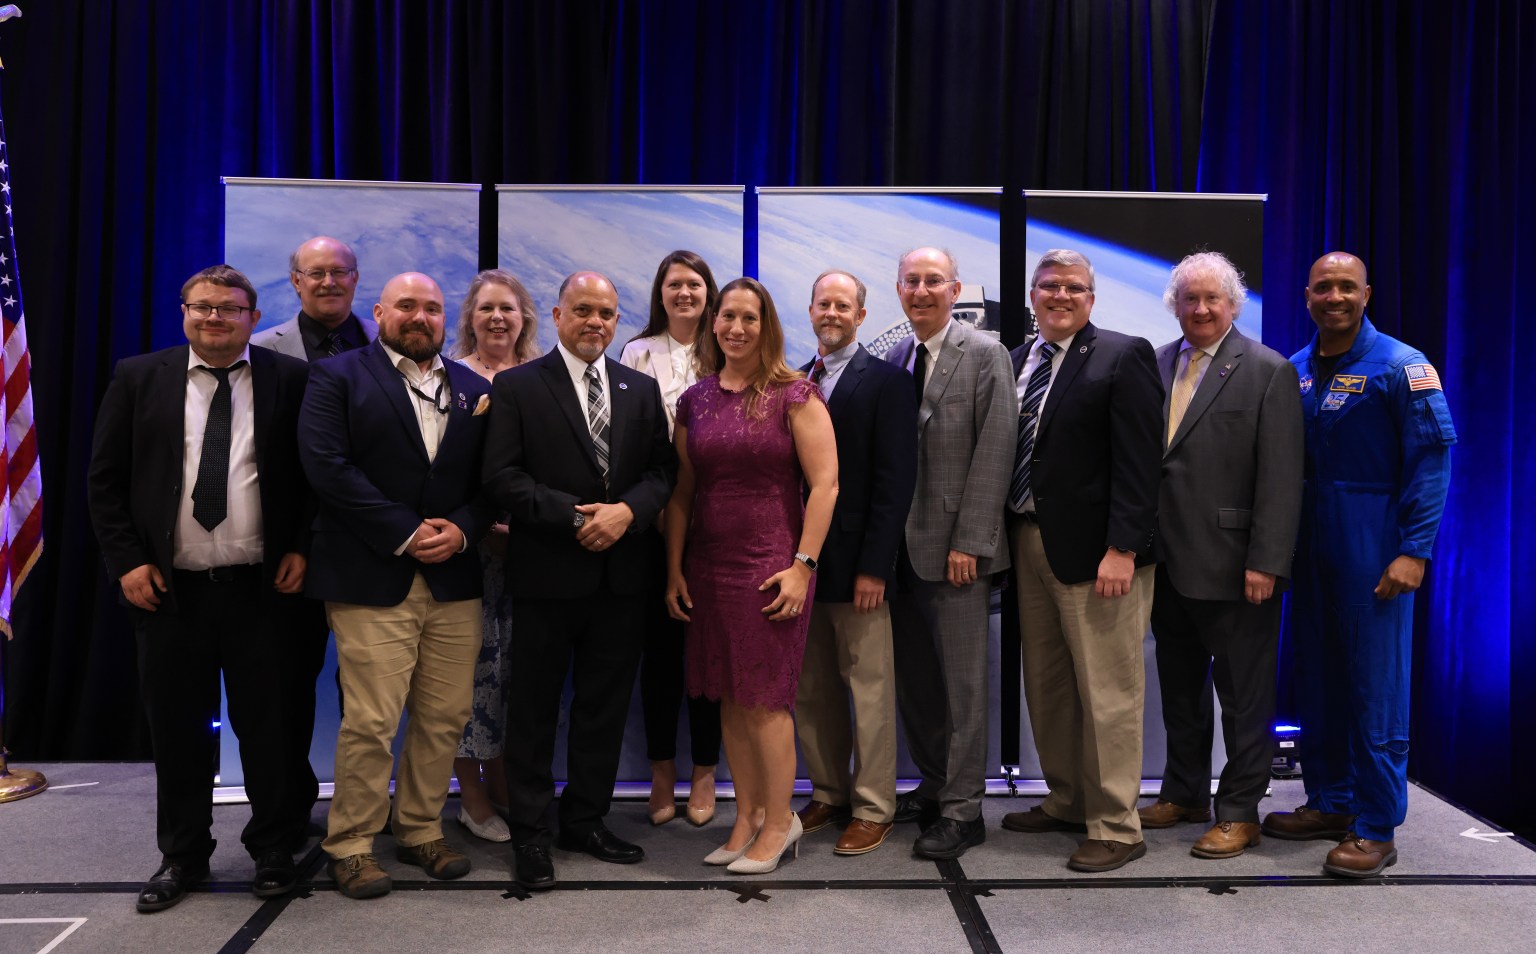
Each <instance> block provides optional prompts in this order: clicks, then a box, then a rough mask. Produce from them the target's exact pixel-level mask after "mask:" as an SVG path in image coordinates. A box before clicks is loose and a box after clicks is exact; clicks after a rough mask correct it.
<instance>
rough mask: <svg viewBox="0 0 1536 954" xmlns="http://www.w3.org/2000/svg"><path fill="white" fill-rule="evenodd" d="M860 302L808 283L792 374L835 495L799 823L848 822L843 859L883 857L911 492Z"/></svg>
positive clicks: (821, 280) (832, 286) (811, 650)
mask: <svg viewBox="0 0 1536 954" xmlns="http://www.w3.org/2000/svg"><path fill="white" fill-rule="evenodd" d="M865 294H866V289H865V287H864V283H863V282H861V281H859V280H858V278H856V277H854V276H853V275H851V274H849V273H848V272H843V271H836V270H833V271H827V272H823V273H822V274H821V275H820V276H818V277H817V279H816V281H815V283H814V284H813V285H812V286H811V306H810V313H811V328H812V330H814V331H815V332H816V339H817V341H818V347H817V354H816V358H815V360H814V361H812V362H811V363H810V364H808V365H806V366H805V367H804V368H802V369H801V370H803V371H805V372H806V374H807V375H808V376H809V377H810V379H811V381H812V383H814V384H816V385H818V386H819V387H820V388H821V390H822V393H823V394H824V395H825V396H826V398H827V410H828V411H829V412H830V413H831V415H832V427H833V429H834V431H836V434H837V460H838V486H839V491H838V495H837V508H836V509H835V510H834V511H833V514H832V524H831V526H830V527H828V529H827V539H826V542H824V543H823V544H822V545H821V559H820V560H819V561H818V567H817V571H816V573H817V581H816V600H815V604H814V606H813V607H812V609H811V619H810V629H809V631H808V632H807V634H806V641H805V661H804V665H803V666H802V668H801V670H800V689H799V694H798V696H797V697H796V699H795V710H796V715H797V718H796V719H795V728H796V730H797V731H798V733H799V736H800V749H801V752H802V753H804V755H805V764H806V768H807V770H808V771H809V773H810V777H811V786H812V790H811V801H810V802H809V803H808V804H807V805H806V806H805V807H804V808H802V809H800V821H801V824H802V825H803V826H804V829H805V831H807V832H812V831H816V830H818V829H820V828H824V827H825V826H827V825H828V824H831V823H832V822H833V821H834V820H837V821H844V820H846V822H847V825H846V827H845V828H844V829H843V832H842V835H841V837H839V838H838V840H837V844H836V846H835V847H834V848H833V849H832V850H833V851H834V852H836V853H837V854H840V855H861V854H864V853H866V852H869V851H873V850H875V849H876V848H878V847H880V845H881V844H882V843H883V842H884V841H885V839H886V836H887V835H889V834H890V832H891V826H892V820H893V818H894V817H895V814H896V664H895V660H894V657H893V655H892V650H891V610H890V604H889V603H888V602H886V598H885V591H886V589H887V587H890V588H891V589H893V590H894V588H895V584H896V553H897V550H898V549H899V548H900V546H901V538H902V534H903V533H904V532H905V527H906V523H907V511H908V510H909V509H911V506H912V491H913V489H914V488H915V487H916V485H917V398H916V396H915V395H914V394H913V389H912V376H911V375H910V374H908V373H907V372H906V371H904V370H903V369H901V368H898V367H896V366H895V365H893V364H890V363H889V362H886V361H881V360H880V359H878V358H876V357H875V356H874V355H872V354H870V353H869V352H868V351H866V350H865V349H864V346H863V345H861V344H859V343H858V341H857V340H856V336H857V334H858V328H859V326H860V325H861V324H863V323H864V314H865V311H864V298H865ZM850 699H851V701H852V707H853V725H852V727H850V725H849V720H848V710H849V703H850ZM855 733H856V734H855ZM850 758H851V759H852V761H853V765H854V771H853V772H852V773H850V772H849V769H848V763H849V759H850ZM850 816H851V817H850Z"/></svg>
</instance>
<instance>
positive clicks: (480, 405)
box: [471, 394, 491, 417]
mask: <svg viewBox="0 0 1536 954" xmlns="http://www.w3.org/2000/svg"><path fill="white" fill-rule="evenodd" d="M490 409H491V396H490V395H489V394H482V395H480V400H479V401H477V402H476V403H475V413H474V414H472V415H471V416H472V417H479V416H480V415H482V414H484V413H485V412H486V411H489V410H490Z"/></svg>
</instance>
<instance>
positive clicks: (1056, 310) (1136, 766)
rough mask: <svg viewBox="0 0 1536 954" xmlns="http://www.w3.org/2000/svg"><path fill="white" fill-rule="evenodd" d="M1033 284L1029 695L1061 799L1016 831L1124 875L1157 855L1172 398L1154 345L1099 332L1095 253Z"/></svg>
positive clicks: (1023, 818) (1025, 456)
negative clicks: (1151, 638)
mask: <svg viewBox="0 0 1536 954" xmlns="http://www.w3.org/2000/svg"><path fill="white" fill-rule="evenodd" d="M1030 286H1031V291H1030V304H1031V305H1032V306H1033V308H1034V312H1035V320H1036V322H1037V323H1038V325H1039V328H1040V333H1039V334H1038V335H1037V336H1036V337H1035V338H1033V339H1031V340H1030V341H1027V342H1025V343H1024V344H1023V345H1021V346H1020V347H1019V348H1018V349H1016V350H1015V351H1014V352H1013V368H1014V374H1015V376H1016V380H1017V389H1018V396H1019V427H1018V449H1017V453H1016V456H1015V461H1014V471H1013V481H1012V483H1011V484H1010V486H1009V491H1008V503H1007V507H1006V511H1007V517H1008V539H1009V543H1010V544H1011V545H1012V547H1013V567H1014V583H1015V586H1016V592H1017V595H1018V602H1019V629H1020V638H1021V642H1022V651H1023V659H1024V691H1025V697H1026V699H1027V701H1028V703H1029V718H1030V722H1031V727H1032V728H1033V730H1034V736H1035V749H1036V751H1037V752H1038V753H1039V756H1040V770H1041V772H1042V773H1043V774H1044V775H1045V781H1046V784H1047V785H1049V786H1050V793H1049V794H1048V795H1046V798H1045V801H1044V803H1042V804H1041V805H1039V806H1036V807H1035V808H1032V809H1030V810H1029V811H1027V812H1010V813H1009V814H1007V815H1005V816H1004V817H1003V827H1004V828H1007V829H1009V830H1011V831H1022V832H1030V833H1034V832H1047V831H1084V830H1086V832H1087V834H1088V840H1087V841H1085V842H1084V843H1083V844H1082V845H1080V846H1079V847H1078V849H1077V850H1076V851H1074V852H1073V853H1072V856H1071V858H1070V859H1069V860H1068V866H1069V867H1071V868H1073V869H1074V870H1077V871H1111V870H1114V869H1115V868H1119V867H1121V866H1122V865H1124V864H1125V863H1126V862H1128V861H1132V860H1135V859H1136V858H1140V857H1141V856H1143V855H1145V854H1146V851H1147V849H1146V843H1145V842H1144V841H1143V840H1142V837H1141V826H1140V821H1139V818H1138V816H1137V814H1136V799H1137V797H1138V796H1139V795H1140V793H1141V727H1142V707H1143V701H1144V698H1145V693H1146V671H1145V669H1144V665H1143V661H1142V642H1143V640H1144V639H1145V637H1146V632H1147V623H1148V619H1149V617H1150V615H1151V612H1152V586H1153V579H1152V574H1153V568H1152V563H1153V548H1152V544H1153V533H1154V530H1155V528H1156V523H1157V489H1158V480H1159V475H1160V473H1161V465H1162V441H1161V440H1160V436H1161V434H1162V420H1161V418H1160V416H1159V409H1160V408H1161V407H1162V405H1163V389H1162V385H1161V384H1159V383H1158V379H1157V369H1156V366H1155V365H1154V364H1153V359H1152V346H1151V345H1150V344H1149V343H1148V342H1147V341H1146V340H1145V339H1143V338H1133V337H1131V336H1129V335H1123V334H1120V333H1118V332H1114V331H1108V330H1105V329H1101V328H1096V327H1094V325H1093V323H1092V322H1090V321H1089V320H1088V317H1089V315H1090V313H1091V312H1092V311H1093V300H1094V294H1093V289H1094V275H1093V265H1092V264H1091V263H1090V262H1089V261H1088V259H1087V258H1086V257H1085V256H1083V255H1081V254H1080V253H1078V252H1073V251H1069V250H1067V249H1051V250H1050V251H1047V252H1046V253H1045V254H1044V255H1042V256H1041V258H1040V262H1039V264H1038V265H1037V266H1036V268H1035V273H1034V277H1033V278H1032V279H1031V281H1030Z"/></svg>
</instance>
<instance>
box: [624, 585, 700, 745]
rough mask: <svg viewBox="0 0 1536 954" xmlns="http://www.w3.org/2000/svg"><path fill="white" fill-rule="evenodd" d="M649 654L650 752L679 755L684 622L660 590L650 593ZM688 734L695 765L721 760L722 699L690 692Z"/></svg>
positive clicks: (644, 675)
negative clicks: (675, 615)
mask: <svg viewBox="0 0 1536 954" xmlns="http://www.w3.org/2000/svg"><path fill="white" fill-rule="evenodd" d="M642 612H643V613H644V614H645V657H644V659H643V660H641V663H640V706H641V709H642V710H643V711H644V713H645V754H646V758H648V759H650V760H651V761H652V762H665V761H667V760H669V759H674V758H676V757H677V716H678V711H679V710H680V709H681V705H680V703H681V702H682V699H683V624H682V622H680V621H678V620H675V619H673V618H672V617H671V616H669V615H668V614H667V607H666V604H665V603H663V602H662V596H661V593H660V592H659V591H658V592H656V593H654V594H652V595H651V596H650V597H647V598H646V599H645V603H644V606H643V607H642ZM688 738H689V742H690V749H691V751H690V753H689V754H690V756H691V757H692V760H693V764H694V765H715V764H717V763H719V761H720V701H719V700H718V699H715V700H711V699H705V698H703V697H702V696H700V697H694V696H689V697H688Z"/></svg>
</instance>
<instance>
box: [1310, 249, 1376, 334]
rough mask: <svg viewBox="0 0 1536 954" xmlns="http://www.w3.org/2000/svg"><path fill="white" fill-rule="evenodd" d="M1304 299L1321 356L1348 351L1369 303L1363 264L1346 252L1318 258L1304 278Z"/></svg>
mask: <svg viewBox="0 0 1536 954" xmlns="http://www.w3.org/2000/svg"><path fill="white" fill-rule="evenodd" d="M1306 299H1307V311H1308V312H1309V313H1310V314H1311V315H1312V321H1313V323H1315V324H1316V325H1317V334H1318V345H1319V347H1320V348H1321V349H1322V351H1323V353H1324V354H1338V353H1339V352H1342V351H1348V350H1349V346H1350V345H1352V344H1354V341H1355V335H1357V334H1359V333H1360V324H1361V322H1362V321H1363V320H1364V318H1365V306H1366V304H1367V303H1369V302H1370V300H1371V286H1370V285H1369V284H1367V283H1366V273H1365V263H1364V262H1362V261H1360V259H1359V258H1357V257H1355V256H1354V255H1351V254H1349V253H1348V252H1329V253H1328V254H1327V255H1324V256H1323V257H1322V258H1319V259H1318V260H1317V261H1315V262H1313V263H1312V270H1311V271H1310V272H1309V273H1308V274H1307V289H1306Z"/></svg>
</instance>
